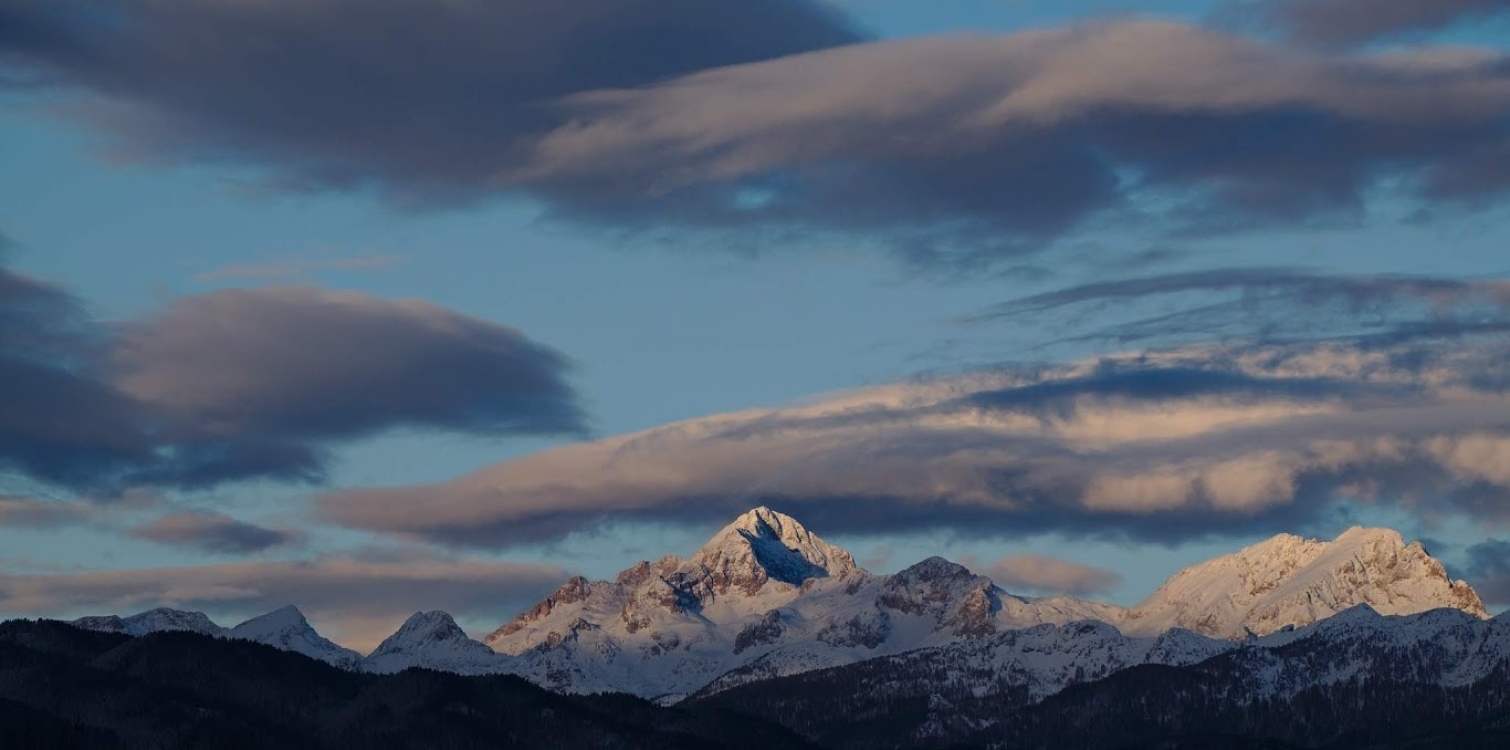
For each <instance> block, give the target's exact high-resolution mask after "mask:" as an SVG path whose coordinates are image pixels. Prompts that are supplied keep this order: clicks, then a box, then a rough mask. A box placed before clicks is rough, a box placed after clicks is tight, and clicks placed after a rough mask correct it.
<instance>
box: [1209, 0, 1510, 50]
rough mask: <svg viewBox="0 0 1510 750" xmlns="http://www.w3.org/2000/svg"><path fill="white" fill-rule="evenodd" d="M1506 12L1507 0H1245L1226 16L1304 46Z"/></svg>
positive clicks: (1423, 30)
mask: <svg viewBox="0 0 1510 750" xmlns="http://www.w3.org/2000/svg"><path fill="white" fill-rule="evenodd" d="M1506 13H1510V0H1247V1H1246V2H1240V3H1234V4H1232V5H1230V6H1228V8H1227V9H1226V11H1225V15H1226V16H1227V17H1229V18H1234V19H1236V20H1240V21H1243V20H1246V21H1250V22H1256V23H1258V24H1261V25H1264V26H1268V27H1271V28H1277V29H1279V30H1280V31H1282V32H1284V33H1285V34H1287V35H1288V36H1289V37H1291V38H1292V39H1295V40H1297V41H1300V42H1305V43H1308V44H1322V45H1348V44H1362V43H1365V42H1370V41H1374V40H1376V39H1380V38H1384V37H1391V36H1401V35H1408V34H1424V33H1428V32H1433V31H1438V30H1441V29H1444V28H1446V27H1448V26H1452V25H1454V24H1458V23H1469V22H1483V21H1488V20H1489V19H1491V18H1493V17H1494V16H1499V15H1504V14H1506Z"/></svg>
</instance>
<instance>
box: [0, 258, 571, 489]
mask: <svg viewBox="0 0 1510 750" xmlns="http://www.w3.org/2000/svg"><path fill="white" fill-rule="evenodd" d="M569 370H570V363H569V362H568V361H567V360H566V358H565V357H564V356H563V355H561V354H560V353H558V352H556V351H555V350H553V349H550V348H549V347H546V346H544V345H542V344H539V343H537V342H534V341H532V340H530V339H529V338H528V337H526V336H525V335H524V334H522V333H520V332H519V331H517V330H515V329H512V328H509V327H507V326H502V325H498V324H495V323H491V322H488V321H485V320H481V319H478V318H473V317H469V316H466V315H462V314H459V313H456V312H453V311H450V310H447V309H445V308H441V307H438V306H436V305H433V304H430V303H427V302H423V301H419V300H385V299H380V298H377V297H372V296H368V295H364V294H359V293H353V292H332V291H326V290H321V289H316V288H313V287H271V288H260V289H231V290H221V291H216V292H211V293H208V294H203V295H197V296H192V297H183V298H179V299H176V300H174V301H173V302H172V303H170V304H169V305H168V306H167V307H166V308H165V309H163V310H161V311H160V312H158V313H157V314H155V315H152V316H149V317H146V318H142V319H138V320H131V321H125V322H122V323H116V324H109V325H107V324H102V323H99V322H97V321H94V320H91V319H89V318H88V317H87V316H86V315H85V314H84V312H83V307H82V305H81V304H79V302H78V301H77V300H75V299H74V298H73V297H72V296H71V295H69V294H67V293H66V292H64V291H63V290H60V289H58V288H56V287H53V286H50V285H47V284H45V283H42V282H39V281H36V280H34V279H30V278H28V277H25V276H22V275H19V274H16V273H13V272H11V271H9V270H7V269H5V268H4V267H0V382H4V383H5V384H6V388H5V389H4V392H3V393H0V469H5V470H11V471H16V472H19V473H21V474H23V475H26V476H29V477H32V478H34V479H37V480H40V481H43V482H47V483H50V484H53V485H57V486H62V487H66V488H70V489H74V490H79V491H88V492H91V493H96V494H99V495H102V496H108V495H110V494H113V493H118V492H120V491H122V490H124V489H127V488H129V487H132V486H166V487H184V488H203V487H210V486H213V485H216V484H219V483H222V482H227V481H234V480H238V479H248V478H268V479H276V480H283V481H298V482H318V481H320V480H321V479H322V478H323V476H324V467H325V463H326V460H327V456H326V451H327V448H328V447H329V446H330V445H332V444H333V443H335V442H338V441H342V440H349V439H353V438H360V437H365V436H369V435H373V434H377V433H379V432H382V431H385V430H391V429H397V428H423V429H439V430H450V431H457V432H464V433H472V434H485V435H521V434H527V435H539V434H581V433H582V432H583V431H584V429H585V428H584V416H583V414H582V412H581V409H580V407H579V405H578V402H577V397H576V394H575V392H574V391H573V389H572V388H571V386H570V385H569V384H568V383H567V382H566V376H567V373H568V372H569Z"/></svg>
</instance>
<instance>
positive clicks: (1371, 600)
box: [1111, 527, 1487, 638]
mask: <svg viewBox="0 0 1510 750" xmlns="http://www.w3.org/2000/svg"><path fill="white" fill-rule="evenodd" d="M1359 604H1367V605H1369V606H1371V607H1373V608H1374V609H1375V610H1377V611H1378V612H1381V613H1383V614H1390V615H1405V614H1413V613H1416V612H1423V611H1426V610H1430V609H1435V608H1438V607H1451V608H1454V609H1460V610H1462V611H1464V612H1467V613H1468V614H1470V615H1473V616H1475V617H1478V618H1483V617H1486V616H1487V614H1486V613H1485V611H1484V603H1483V602H1482V601H1481V600H1480V599H1479V596H1478V594H1477V593H1476V592H1474V590H1473V589H1472V588H1471V587H1469V586H1468V584H1467V583H1464V582H1463V581H1453V580H1451V579H1449V578H1448V576H1447V572H1446V570H1445V569H1444V568H1443V567H1442V564H1441V563H1439V562H1437V561H1436V560H1435V559H1433V558H1432V557H1431V556H1430V555H1428V554H1427V553H1426V550H1425V548H1423V547H1422V546H1421V544H1420V543H1419V542H1417V543H1413V544H1409V545H1407V544H1405V542H1404V540H1403V539H1401V537H1400V534H1399V533H1398V532H1395V531H1391V530H1389V529H1365V528H1359V527H1354V528H1352V529H1349V530H1348V531H1346V532H1345V533H1343V534H1342V535H1341V536H1339V537H1337V538H1336V539H1335V540H1333V541H1331V542H1323V541H1318V540H1314V539H1302V538H1300V537H1297V536H1292V535H1290V534H1280V535H1279V536H1276V537H1274V538H1272V539H1269V540H1267V541H1264V542H1260V543H1259V544H1255V545H1253V546H1251V547H1248V548H1246V549H1243V550H1241V551H1239V552H1236V553H1234V554H1231V555H1224V556H1222V557H1218V558H1216V559H1214V560H1211V561H1209V562H1205V563H1202V564H1200V565H1195V566H1192V567H1190V568H1186V569H1185V570H1183V571H1180V572H1179V573H1178V574H1176V575H1175V576H1174V577H1172V578H1170V579H1169V581H1168V582H1166V583H1165V584H1164V585H1163V586H1161V587H1159V590H1158V591H1156V592H1154V594H1153V596H1151V597H1149V598H1148V599H1147V600H1145V601H1144V602H1143V603H1141V604H1139V605H1137V606H1136V607H1133V608H1132V609H1131V610H1129V611H1128V612H1127V613H1126V615H1125V616H1124V617H1122V618H1121V619H1113V620H1111V621H1112V622H1114V623H1115V624H1117V625H1118V626H1119V627H1121V628H1122V629H1123V630H1124V631H1126V632H1130V633H1139V634H1145V635H1146V634H1154V633H1161V632H1163V631H1165V630H1168V629H1170V628H1173V627H1180V628H1186V629H1189V630H1193V631H1195V632H1198V633H1202V634H1205V635H1210V636H1214V637H1218V638H1241V637H1244V636H1245V635H1246V634H1248V633H1249V632H1251V633H1254V634H1257V635H1264V634H1267V633H1272V632H1274V631H1277V630H1280V629H1281V628H1284V627H1286V626H1299V625H1308V624H1310V623H1313V622H1316V621H1318V620H1321V619H1323V618H1326V617H1330V616H1331V615H1334V614H1337V613H1338V612H1341V611H1343V610H1346V609H1349V608H1351V607H1354V606H1356V605H1359Z"/></svg>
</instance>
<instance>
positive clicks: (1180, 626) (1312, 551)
mask: <svg viewBox="0 0 1510 750" xmlns="http://www.w3.org/2000/svg"><path fill="white" fill-rule="evenodd" d="M1359 604H1367V605H1369V606H1370V607H1372V608H1374V609H1376V610H1379V611H1380V612H1382V613H1384V614H1392V615H1395V614H1399V615H1403V614H1413V613H1416V612H1421V611H1426V610H1429V609H1433V608H1436V607H1450V608H1453V609H1457V610H1460V611H1463V612H1465V613H1467V614H1468V615H1469V616H1472V617H1475V618H1477V619H1485V618H1486V617H1487V612H1486V611H1485V610H1484V607H1483V603H1482V601H1481V600H1480V599H1479V598H1478V596H1477V594H1476V593H1475V592H1474V591H1473V589H1472V587H1471V586H1469V585H1468V584H1466V583H1464V582H1462V581H1453V580H1451V579H1450V578H1449V577H1448V576H1447V574H1446V571H1445V569H1444V568H1443V567H1442V565H1441V563H1440V562H1438V561H1436V560H1435V559H1433V558H1431V557H1430V555H1429V554H1427V553H1426V551H1425V549H1424V547H1422V546H1421V545H1420V544H1419V543H1412V544H1406V543H1405V542H1404V540H1403V538H1402V537H1401V536H1400V534H1399V533H1398V532H1394V531H1391V530H1388V529H1366V528H1362V527H1354V528H1352V529H1349V530H1347V531H1346V532H1344V533H1342V534H1341V535H1339V536H1338V537H1337V538H1336V539H1333V540H1331V541H1322V540H1314V539H1303V538H1301V537H1298V536H1294V535H1290V534H1280V535H1277V536H1275V537H1272V538H1270V539H1268V540H1264V541H1262V542H1259V543H1257V544H1253V545H1249V546H1248V547H1245V548H1243V549H1241V550H1239V551H1237V552H1234V553H1231V554H1229V555H1223V556H1219V557H1217V558H1213V559H1212V560H1208V561H1206V562H1204V563H1199V564H1196V565H1192V566H1190V567H1187V568H1186V569H1184V570H1182V571H1180V572H1179V573H1177V574H1175V575H1174V576H1171V577H1170V578H1169V579H1168V580H1167V581H1166V582H1165V583H1164V584H1163V585H1162V586H1160V587H1159V589H1158V590H1156V591H1155V592H1154V593H1153V594H1152V595H1150V596H1149V597H1148V598H1147V599H1145V600H1144V601H1143V602H1140V603H1139V604H1136V605H1133V606H1131V607H1121V606H1117V605H1112V604H1105V603H1100V602H1094V601H1089V600H1084V599H1078V598H1075V597H1071V596H1062V595H1061V596H1050V597H1036V598H1035V597H1025V596H1019V595H1016V594H1012V593H1010V592H1008V591H1006V590H1005V589H1003V588H1001V587H1000V586H998V585H996V584H995V582H994V581H992V580H991V579H990V578H989V577H987V576H983V575H979V574H976V573H975V572H973V571H971V570H970V569H969V568H967V567H965V566H963V565H960V564H958V563H955V562H951V561H948V560H946V559H944V558H941V557H931V558H927V559H925V560H922V561H920V562H918V563H915V564H913V565H911V566H908V567H907V568H904V569H902V570H900V571H898V572H896V573H892V574H890V575H877V574H873V573H870V572H869V571H866V570H865V569H864V568H862V567H860V566H859V565H858V564H857V563H856V562H855V560H854V557H853V556H852V555H851V554H850V553H849V552H847V551H845V550H843V549H842V548H839V547H837V546H835V545H832V544H830V543H828V542H826V541H824V540H823V539H822V538H821V537H819V536H818V535H816V534H814V533H813V532H811V531H810V530H808V529H807V528H806V527H804V526H803V525H802V524H801V523H800V522H798V521H797V520H796V519H795V518H792V517H791V516H788V515H785V514H782V513H779V512H776V511H774V510H772V509H770V508H766V507H759V508H754V509H752V510H750V511H749V512H747V513H744V514H742V515H741V516H739V517H738V518H736V519H735V520H734V521H733V522H731V523H730V524H728V525H726V526H725V527H723V528H722V529H720V530H719V531H718V532H717V533H716V534H714V535H713V536H712V538H710V539H709V541H708V542H707V543H706V544H704V545H703V546H702V547H700V548H699V549H698V550H697V551H695V552H694V553H693V554H692V555H690V556H688V557H685V558H684V557H679V556H676V555H668V556H665V557H663V558H661V559H660V560H658V561H656V562H649V561H642V562H639V563H637V564H635V565H633V566H630V567H629V568H626V569H625V570H624V571H622V572H620V573H619V575H618V576H616V577H615V579H614V580H612V581H590V580H588V579H586V578H584V577H581V576H574V577H572V578H570V579H568V580H567V581H566V582H565V583H563V584H562V585H561V586H560V587H559V588H558V589H557V590H556V591H554V592H552V593H551V594H550V595H548V596H547V597H545V598H544V599H542V600H541V601H540V602H538V603H537V604H535V605H534V606H533V607H531V608H529V609H528V610H526V611H524V612H522V613H520V614H519V615H518V616H516V617H515V618H513V619H511V620H510V621H508V622H506V623H504V624H503V625H501V626H500V627H498V628H497V629H495V630H494V631H492V632H491V633H490V634H489V635H487V636H486V637H485V638H484V639H483V640H482V642H478V641H475V640H472V639H471V638H470V637H468V636H467V635H466V633H465V632H464V631H462V630H461V628H459V627H458V626H457V625H456V623H455V621H454V620H453V619H452V618H451V617H450V615H448V614H446V613H443V612H421V613H416V614H415V615H414V616H412V617H410V618H409V620H408V621H406V622H405V623H404V625H403V626H402V627H400V628H399V629H398V631H396V632H395V633H394V634H393V635H392V636H390V637H389V638H388V639H386V640H385V641H384V642H383V644H382V645H380V646H379V647H378V648H377V649H375V650H374V651H373V652H372V653H371V654H369V655H367V656H366V657H363V656H362V655H360V654H357V653H356V652H353V651H350V650H348V649H344V648H342V647H340V646H337V645H336V644H334V643H331V642H330V641H328V640H326V639H324V638H323V637H322V636H320V635H319V634H318V633H317V632H315V631H314V629H313V628H312V627H310V626H309V624H308V622H307V621H306V620H305V619H304V618H303V615H302V614H301V613H299V612H298V610H297V608H291V607H285V608H283V609H281V610H277V611H275V612H274V613H269V614H268V615H264V616H262V617H260V618H253V620H250V621H248V622H247V623H243V624H242V625H239V626H237V627H236V628H232V629H230V630H225V629H219V630H220V631H222V632H217V631H216V630H215V629H216V628H219V626H216V625H214V624H213V623H212V622H210V621H209V619H208V618H206V617H204V616H203V615H202V614H198V613H194V616H191V615H187V614H186V615H182V616H178V615H170V614H167V613H171V612H174V611H173V610H153V611H151V612H149V613H143V614H142V615H136V616H133V618H125V619H124V620H123V619H122V618H113V619H112V618H110V617H105V618H100V617H95V618H83V619H81V620H79V621H77V622H78V624H80V625H81V626H83V627H94V628H96V629H107V630H116V631H117V632H128V629H129V628H135V629H136V630H137V631H139V632H136V633H134V634H140V631H143V630H151V629H153V628H156V629H172V628H173V627H174V626H178V627H177V629H195V630H197V632H207V633H209V634H214V635H225V636H227V637H243V638H247V639H250V640H258V641H259V642H264V643H271V644H272V645H276V646H279V647H283V648H288V649H291V650H296V651H300V652H301V653H307V654H309V655H313V656H316V658H321V659H323V660H325V661H327V662H329V663H333V664H337V665H338V666H342V667H344V668H348V669H360V670H364V671H375V672H396V671H400V670H402V669H404V668H407V667H412V666H419V667H427V668H431V669H439V670H443V671H450V672H456V673H459V674H486V673H500V672H503V673H512V674H518V675H521V676H524V677H526V678H528V679H530V680H532V681H535V682H536V683H537V684H541V685H542V686H545V687H547V688H550V689H553V690H561V691H567V692H579V693H588V692H599V691H623V692H630V693H633V694H636V695H641V696H644V697H654V698H658V699H661V700H664V701H674V700H677V699H678V698H679V697H680V696H684V695H689V694H692V693H695V692H698V691H700V690H703V689H705V688H706V687H707V686H709V685H712V684H715V683H718V682H719V681H721V680H722V681H724V682H726V683H731V684H732V683H733V682H737V681H738V679H744V678H754V677H758V678H759V679H769V678H773V677H781V676H786V675H791V674H797V673H801V672H805V671H810V670H814V669H821V668H827V667H834V666H841V665H844V664H850V663H854V662H857V661H862V660H866V659H872V658H876V657H883V656H888V655H893V654H900V653H905V652H908V651H913V650H916V649H925V648H934V647H940V646H947V645H950V644H953V643H959V642H969V641H973V640H978V639H983V638H991V637H994V636H997V635H998V634H1001V633H1006V632H1013V631H1021V630H1026V629H1031V628H1035V627H1040V626H1066V625H1069V624H1072V623H1077V622H1085V621H1092V622H1098V623H1103V624H1105V625H1107V626H1108V627H1111V628H1113V629H1115V630H1116V631H1117V632H1118V633H1119V634H1121V635H1123V636H1126V637H1133V638H1138V637H1142V638H1151V637H1158V636H1161V635H1162V634H1165V633H1168V632H1172V631H1188V632H1190V633H1191V634H1192V635H1199V636H1201V637H1204V638H1211V639H1216V640H1224V641H1240V640H1243V639H1251V638H1253V637H1261V636H1267V635H1270V634H1273V633H1276V632H1282V631H1285V630H1286V629H1294V628H1304V627H1305V626H1307V625H1311V624H1313V623H1316V622H1318V621H1321V620H1325V619H1327V618H1329V617H1332V616H1334V615H1336V614H1337V613H1339V612H1344V611H1346V610H1348V609H1349V608H1351V607H1354V606H1356V605H1359ZM149 614H150V615H152V617H147V616H148V615H149ZM127 620H130V621H131V623H130V624H128V623H127V622H126V621H127ZM184 623H198V626H197V627H182V625H183V624H184ZM252 623H260V624H259V625H257V626H256V627H249V626H250V625H251V624H252ZM733 675H743V676H744V678H738V679H737V678H735V677H733Z"/></svg>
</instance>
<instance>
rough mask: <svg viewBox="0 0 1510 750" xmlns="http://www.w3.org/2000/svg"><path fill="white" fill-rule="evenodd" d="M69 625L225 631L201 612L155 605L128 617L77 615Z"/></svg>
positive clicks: (142, 631)
mask: <svg viewBox="0 0 1510 750" xmlns="http://www.w3.org/2000/svg"><path fill="white" fill-rule="evenodd" d="M73 624H74V625H77V626H78V627H81V628H84V629H86V630H103V631H107V632H112V633H125V634H127V635H146V634H148V633H160V632H163V631H168V630H187V631H190V632H193V633H202V634H204V635H221V634H223V633H225V628H222V627H220V626H219V625H216V624H215V622H214V621H213V620H211V619H210V618H209V617H208V616H207V615H205V613H203V612H188V611H185V610H181V609H172V608H170V607H157V608H156V609H149V610H147V611H146V612H138V613H137V614H134V615H131V616H130V617H120V616H118V615H104V616H95V617H81V618H79V619H77V620H74V623H73Z"/></svg>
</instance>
